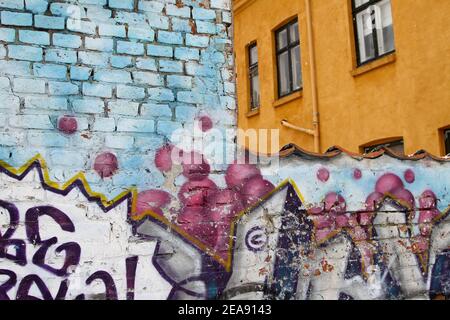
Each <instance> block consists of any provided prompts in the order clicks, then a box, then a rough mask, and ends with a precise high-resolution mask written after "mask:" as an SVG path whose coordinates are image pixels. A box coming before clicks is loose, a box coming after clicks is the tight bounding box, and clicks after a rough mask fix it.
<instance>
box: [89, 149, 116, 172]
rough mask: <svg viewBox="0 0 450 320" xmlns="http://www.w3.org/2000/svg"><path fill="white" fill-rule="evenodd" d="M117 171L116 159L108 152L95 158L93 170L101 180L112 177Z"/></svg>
mask: <svg viewBox="0 0 450 320" xmlns="http://www.w3.org/2000/svg"><path fill="white" fill-rule="evenodd" d="M118 169H119V164H118V161H117V157H116V156H115V155H114V154H112V153H110V152H105V153H102V154H100V155H98V156H97V158H95V161H94V170H95V171H96V172H97V173H98V174H99V176H100V177H102V178H109V177H112V176H113V175H114V174H115V173H116V171H117V170H118Z"/></svg>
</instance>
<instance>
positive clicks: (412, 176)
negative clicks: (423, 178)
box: [405, 169, 416, 183]
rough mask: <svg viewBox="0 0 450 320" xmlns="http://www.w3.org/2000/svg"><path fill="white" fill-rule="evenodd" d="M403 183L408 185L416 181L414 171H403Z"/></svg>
mask: <svg viewBox="0 0 450 320" xmlns="http://www.w3.org/2000/svg"><path fill="white" fill-rule="evenodd" d="M405 181H406V182H408V183H414V181H416V175H415V174H414V171H412V170H411V169H408V170H406V171H405Z"/></svg>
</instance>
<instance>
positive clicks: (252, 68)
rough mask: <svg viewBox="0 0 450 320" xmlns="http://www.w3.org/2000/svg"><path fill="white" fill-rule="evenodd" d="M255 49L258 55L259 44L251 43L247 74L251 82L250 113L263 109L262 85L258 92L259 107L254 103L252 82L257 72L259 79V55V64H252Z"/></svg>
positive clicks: (248, 52)
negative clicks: (252, 52)
mask: <svg viewBox="0 0 450 320" xmlns="http://www.w3.org/2000/svg"><path fill="white" fill-rule="evenodd" d="M253 48H256V52H257V54H258V43H257V42H256V41H254V42H252V43H250V44H249V45H248V46H247V61H248V68H247V72H248V81H249V90H250V91H249V94H250V96H249V102H250V103H249V110H250V112H252V111H257V110H259V109H260V108H261V85H260V87H259V92H258V93H259V102H258V105H255V104H254V101H253V81H252V79H253V76H254V75H255V72H256V75H257V76H258V78H259V55H258V60H257V62H256V63H253V64H252V59H251V50H252V49H253ZM260 84H261V82H260Z"/></svg>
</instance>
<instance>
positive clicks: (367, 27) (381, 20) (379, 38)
mask: <svg viewBox="0 0 450 320" xmlns="http://www.w3.org/2000/svg"><path fill="white" fill-rule="evenodd" d="M367 3H371V5H370V6H365V5H366V4H367ZM354 4H355V9H354V13H353V17H354V21H355V37H356V42H357V46H358V53H359V55H358V62H359V63H360V64H363V63H365V62H367V61H369V60H373V59H375V58H378V57H380V56H382V55H385V54H387V53H390V52H393V51H394V50H395V41H394V28H393V22H392V9H391V0H379V1H365V0H354Z"/></svg>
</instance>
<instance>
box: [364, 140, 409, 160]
mask: <svg viewBox="0 0 450 320" xmlns="http://www.w3.org/2000/svg"><path fill="white" fill-rule="evenodd" d="M381 148H389V149H390V150H391V151H392V152H394V153H396V154H398V155H400V156H403V155H404V154H405V143H404V141H403V140H394V141H391V142H386V143H381V144H375V145H369V146H365V147H364V153H365V154H368V153H371V152H377V151H379V150H380V149H381Z"/></svg>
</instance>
